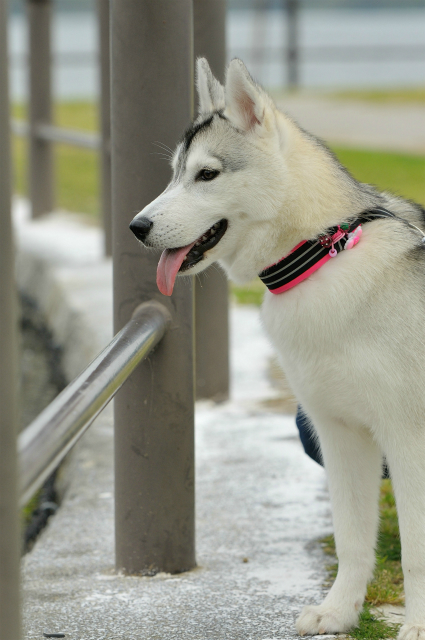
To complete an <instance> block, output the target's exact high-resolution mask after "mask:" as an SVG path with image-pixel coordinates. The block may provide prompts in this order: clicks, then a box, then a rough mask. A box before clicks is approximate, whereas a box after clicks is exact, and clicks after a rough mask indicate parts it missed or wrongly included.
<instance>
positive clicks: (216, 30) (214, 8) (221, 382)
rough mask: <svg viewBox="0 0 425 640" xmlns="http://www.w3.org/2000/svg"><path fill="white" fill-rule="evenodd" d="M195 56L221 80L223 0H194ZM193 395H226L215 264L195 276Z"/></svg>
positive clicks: (225, 313) (224, 328)
mask: <svg viewBox="0 0 425 640" xmlns="http://www.w3.org/2000/svg"><path fill="white" fill-rule="evenodd" d="M193 14H194V36H195V37H194V51H195V59H196V58H198V57H205V58H207V60H208V62H209V64H210V66H211V69H212V71H213V73H214V75H215V76H216V77H217V78H218V79H219V80H220V81H221V82H224V71H225V64H226V29H225V25H226V0H214V1H213V2H212V1H211V0H194V2H193ZM195 318H196V319H195V326H196V331H195V334H196V349H195V351H196V397H197V398H212V399H213V400H217V401H219V400H225V399H226V398H227V397H228V395H229V304H228V283H227V278H226V276H225V275H224V273H223V272H222V271H221V270H220V268H219V267H218V266H216V265H214V266H212V267H210V268H209V269H207V270H206V271H205V272H203V273H201V274H199V276H197V277H196V278H195Z"/></svg>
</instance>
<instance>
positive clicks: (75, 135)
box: [12, 120, 102, 151]
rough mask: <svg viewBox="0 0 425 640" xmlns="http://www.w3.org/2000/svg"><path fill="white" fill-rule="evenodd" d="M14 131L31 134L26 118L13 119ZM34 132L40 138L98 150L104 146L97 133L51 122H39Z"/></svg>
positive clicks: (24, 134)
mask: <svg viewBox="0 0 425 640" xmlns="http://www.w3.org/2000/svg"><path fill="white" fill-rule="evenodd" d="M12 132H13V133H14V134H15V135H17V136H22V137H25V136H28V135H29V134H30V126H29V124H28V122H25V121H24V120H12ZM34 134H35V137H36V138H37V139H38V140H45V141H47V142H57V143H62V144H70V145H73V146H74V147H82V148H83V149H93V150H94V151H98V150H99V149H100V148H101V147H102V140H101V137H100V135H99V134H97V133H89V132H85V131H78V130H76V129H68V128H65V127H56V126H54V125H51V124H38V125H37V126H36V127H35V129H34Z"/></svg>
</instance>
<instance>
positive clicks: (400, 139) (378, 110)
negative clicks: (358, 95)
mask: <svg viewBox="0 0 425 640" xmlns="http://www.w3.org/2000/svg"><path fill="white" fill-rule="evenodd" d="M277 103H278V105H279V107H280V108H281V109H282V110H283V111H285V112H287V113H289V115H291V116H292V117H294V118H295V120H297V122H299V124H300V125H301V126H302V127H304V128H305V129H307V130H308V131H311V133H314V134H315V135H317V136H319V137H320V138H323V139H324V140H327V141H329V142H332V143H337V144H338V143H339V144H344V145H350V146H356V147H364V148H367V149H387V150H389V151H401V152H407V153H418V154H425V105H421V104H419V103H418V104H406V105H404V104H378V103H372V102H361V101H358V102H354V101H348V100H347V101H346V100H342V99H332V98H326V97H318V96H315V95H307V94H306V95H303V94H300V95H293V96H292V95H288V96H284V97H282V98H279V99H277Z"/></svg>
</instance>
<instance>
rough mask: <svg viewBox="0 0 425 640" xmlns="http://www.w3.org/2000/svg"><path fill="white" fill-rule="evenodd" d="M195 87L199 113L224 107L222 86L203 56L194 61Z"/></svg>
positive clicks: (206, 112) (202, 113) (204, 113)
mask: <svg viewBox="0 0 425 640" xmlns="http://www.w3.org/2000/svg"><path fill="white" fill-rule="evenodd" d="M196 87H197V89H198V103H199V115H207V114H209V113H212V112H213V111H221V110H222V109H224V87H223V86H222V85H221V84H220V83H219V81H218V80H216V78H214V76H213V74H212V71H211V69H210V66H209V64H208V62H207V61H206V59H205V58H198V59H197V61H196Z"/></svg>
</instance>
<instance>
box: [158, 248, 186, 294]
mask: <svg viewBox="0 0 425 640" xmlns="http://www.w3.org/2000/svg"><path fill="white" fill-rule="evenodd" d="M194 244H195V243H194V242H192V244H188V245H187V247H182V248H181V249H171V250H170V249H165V251H163V252H162V254H161V257H160V259H159V262H158V269H157V271H156V284H157V285H158V289H159V290H160V292H161V293H163V294H164V296H171V294H172V293H173V289H174V283H175V281H176V276H177V272H178V270H179V269H180V267H181V265H182V263H183V260H184V259H185V257H186V256H187V254H188V253H189V251H190V250H191V248H192V247H193V245H194Z"/></svg>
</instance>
